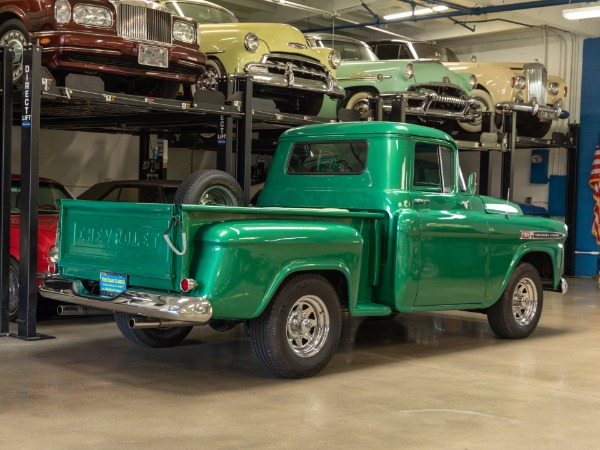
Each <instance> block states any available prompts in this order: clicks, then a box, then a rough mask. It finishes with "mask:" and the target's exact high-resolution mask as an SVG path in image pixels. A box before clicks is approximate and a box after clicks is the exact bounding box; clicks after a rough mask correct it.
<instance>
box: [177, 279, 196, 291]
mask: <svg viewBox="0 0 600 450" xmlns="http://www.w3.org/2000/svg"><path fill="white" fill-rule="evenodd" d="M196 286H198V283H197V282H196V280H194V279H192V278H182V279H181V283H179V287H180V288H181V291H182V292H189V291H191V290H192V289H194V288H195V287H196Z"/></svg>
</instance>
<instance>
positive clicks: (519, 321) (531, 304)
mask: <svg viewBox="0 0 600 450" xmlns="http://www.w3.org/2000/svg"><path fill="white" fill-rule="evenodd" d="M543 306H544V291H543V290H542V280H541V279H540V275H539V273H538V271H537V270H536V269H535V267H533V266H532V265H531V264H529V263H520V264H519V265H518V266H517V267H516V269H515V271H514V272H513V274H512V275H511V277H510V280H509V281H508V284H507V285H506V288H505V289H504V292H503V293H502V295H501V296H500V298H499V299H498V301H497V302H496V303H495V304H493V305H492V306H490V307H489V308H488V310H487V317H488V323H489V324H490V327H491V328H492V330H493V331H494V333H496V334H497V335H498V336H500V337H501V338H504V339H521V338H524V337H527V336H529V335H530V334H531V333H532V332H533V330H535V328H536V327H537V324H538V322H539V321H540V317H541V315H542V307H543Z"/></svg>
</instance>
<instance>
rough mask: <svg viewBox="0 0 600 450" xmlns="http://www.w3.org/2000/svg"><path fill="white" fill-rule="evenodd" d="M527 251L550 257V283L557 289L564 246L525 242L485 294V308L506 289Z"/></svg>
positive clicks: (561, 268) (561, 271)
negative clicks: (500, 276)
mask: <svg viewBox="0 0 600 450" xmlns="http://www.w3.org/2000/svg"><path fill="white" fill-rule="evenodd" d="M529 253H544V254H546V255H548V256H549V257H550V259H551V260H552V267H553V280H552V285H553V287H554V289H556V290H558V287H559V286H560V283H561V276H562V273H563V253H564V246H563V245H562V244H560V245H558V246H556V245H553V246H550V245H548V244H543V243H535V242H525V243H523V244H522V245H521V246H519V248H517V250H516V251H515V253H514V255H513V258H512V260H511V262H510V264H509V267H508V270H507V272H506V274H505V276H504V279H503V280H502V283H501V284H500V286H499V287H498V288H497V289H496V290H492V291H491V292H490V296H487V299H486V304H485V305H484V307H486V308H487V307H488V306H491V305H493V304H494V303H496V301H497V300H498V299H499V298H500V296H501V295H502V292H504V290H505V289H506V286H507V285H508V282H509V280H510V277H511V276H512V274H513V272H514V271H515V269H516V267H517V265H518V264H519V262H521V261H522V260H523V259H524V258H525V257H526V255H527V254H529Z"/></svg>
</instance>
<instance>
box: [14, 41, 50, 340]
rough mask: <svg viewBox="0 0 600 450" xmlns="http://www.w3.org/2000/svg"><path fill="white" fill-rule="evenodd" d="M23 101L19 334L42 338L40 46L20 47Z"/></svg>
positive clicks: (33, 338)
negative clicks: (39, 294) (39, 283)
mask: <svg viewBox="0 0 600 450" xmlns="http://www.w3.org/2000/svg"><path fill="white" fill-rule="evenodd" d="M23 50H24V51H23V81H22V83H23V105H22V111H21V203H20V209H21V236H20V247H21V248H20V271H19V319H18V320H17V322H18V336H17V337H18V338H20V339H26V340H37V339H43V338H45V337H49V336H43V335H39V334H37V333H36V313H37V247H38V245H37V243H38V190H39V132H40V103H41V99H40V97H41V92H42V90H41V84H42V82H41V47H40V46H37V45H27V46H25V47H24V49H23Z"/></svg>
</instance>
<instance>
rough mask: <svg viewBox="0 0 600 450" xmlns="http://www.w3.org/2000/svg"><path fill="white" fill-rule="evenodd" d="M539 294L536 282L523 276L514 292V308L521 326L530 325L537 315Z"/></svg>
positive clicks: (516, 318) (514, 313)
mask: <svg viewBox="0 0 600 450" xmlns="http://www.w3.org/2000/svg"><path fill="white" fill-rule="evenodd" d="M537 299H538V295H537V288H536V286H535V283H534V282H533V280H531V279H530V278H523V279H522V280H520V281H519V283H518V284H517V287H516V288H515V290H514V292H513V302H512V310H513V315H514V316H515V320H516V321H517V323H518V324H519V325H521V326H523V327H524V326H527V325H529V324H530V323H531V322H532V320H533V319H534V317H536V312H537V305H538V300H537Z"/></svg>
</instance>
